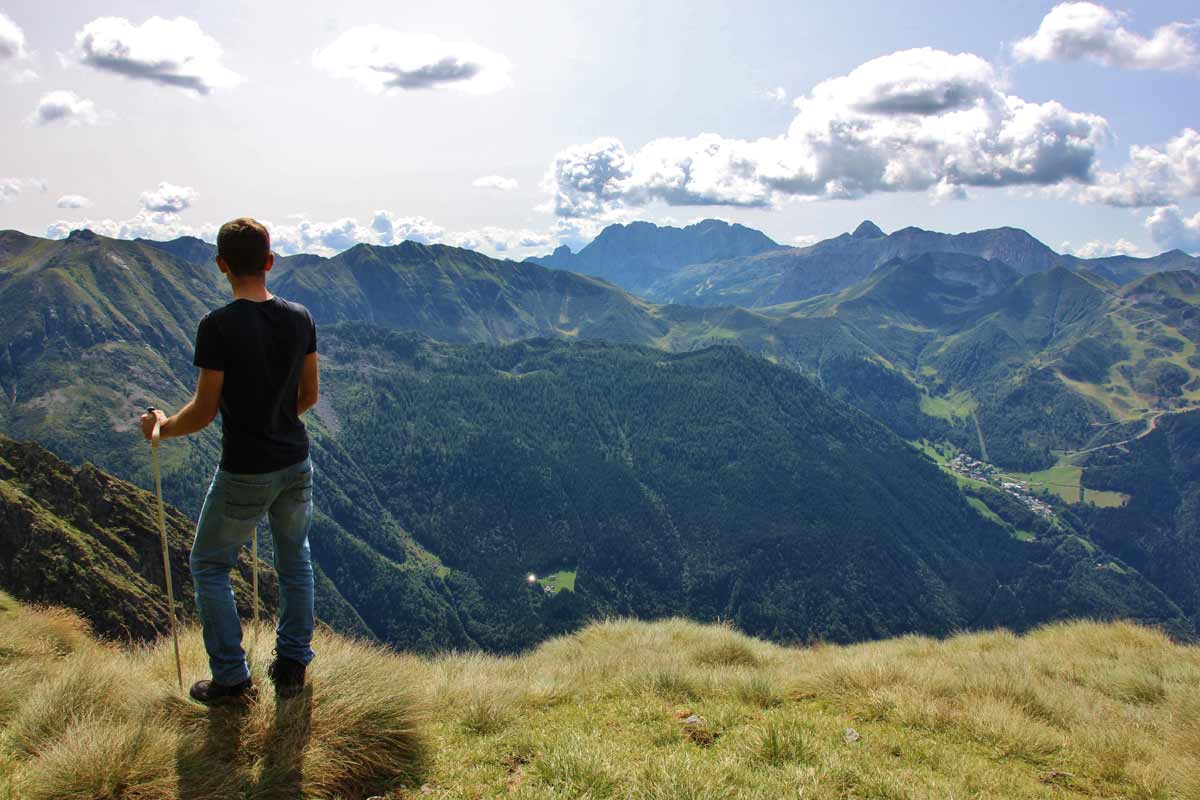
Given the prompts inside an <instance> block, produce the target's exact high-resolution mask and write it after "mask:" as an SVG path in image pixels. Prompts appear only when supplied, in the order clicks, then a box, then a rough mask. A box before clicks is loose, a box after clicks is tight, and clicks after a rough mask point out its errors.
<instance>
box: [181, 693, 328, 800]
mask: <svg viewBox="0 0 1200 800" xmlns="http://www.w3.org/2000/svg"><path fill="white" fill-rule="evenodd" d="M189 710H191V711H193V713H192V714H191V719H190V720H188V721H187V722H186V723H185V731H186V732H185V735H184V736H182V737H181V738H180V741H179V747H178V749H177V750H176V754H175V767H176V774H177V777H178V793H179V800H234V798H247V799H249V798H253V800H302V798H303V797H304V750H305V748H306V747H308V742H309V739H310V738H312V686H311V684H310V685H308V686H305V687H304V691H303V692H301V693H300V694H299V695H297V696H296V697H293V698H291V699H290V700H284V699H282V698H276V699H275V718H274V720H272V723H271V728H270V730H268V731H267V734H266V736H265V737H264V738H263V740H262V747H263V750H262V752H261V754H259V753H251V752H244V751H243V749H242V747H243V738H244V737H243V735H242V731H243V729H244V728H245V726H246V724H247V723H248V720H249V717H250V715H251V713H252V707H251V706H250V705H248V704H233V705H228V706H213V707H210V708H202V707H197V708H194V709H189ZM188 733H193V734H200V733H202V735H187V734H188ZM247 744H250V746H251V747H253V743H247ZM260 755H261V761H259V763H258V769H255V762H256V761H257V760H258V757H259V756H260ZM256 772H257V775H256V774H255V773H256Z"/></svg>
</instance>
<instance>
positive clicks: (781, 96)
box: [754, 86, 788, 105]
mask: <svg viewBox="0 0 1200 800" xmlns="http://www.w3.org/2000/svg"><path fill="white" fill-rule="evenodd" d="M754 93H755V94H756V95H758V96H759V97H762V98H764V99H766V100H770V101H771V102H773V103H779V104H780V105H782V104H784V103H786V102H787V99H788V93H787V89H784V88H783V87H782V86H776V87H775V88H773V89H755V90H754Z"/></svg>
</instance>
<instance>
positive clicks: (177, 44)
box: [75, 17, 242, 94]
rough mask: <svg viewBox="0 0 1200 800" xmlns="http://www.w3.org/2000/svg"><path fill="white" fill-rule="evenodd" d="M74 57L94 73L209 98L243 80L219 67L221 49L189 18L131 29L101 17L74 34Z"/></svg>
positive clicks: (151, 22) (148, 22) (118, 19)
mask: <svg viewBox="0 0 1200 800" xmlns="http://www.w3.org/2000/svg"><path fill="white" fill-rule="evenodd" d="M75 55H76V57H77V58H78V59H79V61H80V62H81V63H83V64H87V65H88V66H91V67H95V68H96V69H100V70H106V71H108V72H115V73H117V74H118V75H124V76H126V77H128V78H136V79H141V80H148V81H153V82H154V83H158V84H162V85H164V86H172V87H176V88H179V89H186V90H189V91H193V92H196V93H197V94H208V93H209V92H211V91H212V90H214V89H224V88H228V87H231V86H235V85H237V84H238V83H240V82H241V81H242V77H241V76H240V75H238V74H237V73H235V72H233V71H231V70H229V69H227V68H226V67H225V66H224V65H223V64H222V63H221V57H222V53H221V45H220V44H219V43H218V42H217V40H216V39H214V38H212V37H211V36H209V35H208V34H206V33H205V32H204V31H203V30H201V28H200V26H199V25H197V24H196V22H195V21H193V20H190V19H188V18H187V17H176V18H175V19H163V18H162V17H151V18H150V19H148V20H146V21H145V22H143V23H142V24H141V25H134V24H133V23H132V22H130V21H129V20H127V19H124V18H123V17H100V18H98V19H94V20H92V21H91V22H89V23H88V24H87V25H85V26H83V29H82V30H80V31H79V32H78V33H76V34H75Z"/></svg>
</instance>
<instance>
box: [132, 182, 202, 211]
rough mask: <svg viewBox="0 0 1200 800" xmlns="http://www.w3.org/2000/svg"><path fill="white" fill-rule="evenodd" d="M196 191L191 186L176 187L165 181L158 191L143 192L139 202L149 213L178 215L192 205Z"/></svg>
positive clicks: (159, 185)
mask: <svg viewBox="0 0 1200 800" xmlns="http://www.w3.org/2000/svg"><path fill="white" fill-rule="evenodd" d="M195 199H196V190H195V189H193V188H192V187H190V186H176V185H174V184H172V183H167V182H166V181H163V182H162V183H160V184H158V188H157V189H153V190H151V191H145V192H142V194H141V197H140V198H139V199H138V202H139V203H141V205H142V208H143V209H144V210H146V211H149V212H156V213H160V214H178V213H179V212H180V211H184V210H186V209H187V208H189V207H190V206H191V205H192V201H193V200H195Z"/></svg>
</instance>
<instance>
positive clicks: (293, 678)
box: [142, 218, 317, 703]
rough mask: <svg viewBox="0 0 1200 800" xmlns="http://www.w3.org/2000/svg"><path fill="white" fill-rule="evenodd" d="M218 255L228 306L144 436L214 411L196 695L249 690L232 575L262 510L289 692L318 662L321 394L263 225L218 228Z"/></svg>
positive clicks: (305, 330) (185, 426)
mask: <svg viewBox="0 0 1200 800" xmlns="http://www.w3.org/2000/svg"><path fill="white" fill-rule="evenodd" d="M216 261H217V267H218V268H219V269H220V270H221V272H222V273H223V274H224V275H225V277H226V278H228V279H229V284H230V286H231V287H232V288H233V302H231V303H229V304H228V305H226V306H224V307H223V308H219V309H217V310H216V311H211V312H209V313H208V314H206V315H205V317H204V318H203V319H202V320H200V326H199V329H198V330H197V332H196V348H195V358H194V360H193V363H194V364H195V366H197V367H199V368H200V379H199V383H198V384H197V386H196V393H195V395H194V396H193V397H192V399H191V400H190V401H189V402H188V403H187V405H185V406H184V407H183V408H182V409H181V410H180V411H179V412H178V413H177V414H175V415H173V416H171V417H167V416H166V415H165V414H163V412H161V411H157V410H153V409H152V410H151V412H148V413H146V414H144V415H143V416H142V433H143V434H145V436H146V438H148V439H149V438H150V437H151V436H152V434H153V431H154V425H155V422H157V423H158V425H159V431H160V436H161V437H162V438H164V439H165V438H169V437H173V436H186V435H188V434H190V433H195V432H196V431H199V430H201V429H203V428H205V427H206V426H207V425H208V424H209V423H210V422H212V421H213V418H214V417H216V415H217V411H218V409H219V410H220V412H221V428H222V431H221V464H220V466H219V467H218V468H217V472H216V475H215V476H214V477H213V480H212V485H211V486H210V487H209V489H208V494H207V495H206V496H205V498H204V506H203V508H202V509H201V511H200V519H199V521H198V522H197V524H196V540H195V543H194V544H193V545H192V556H191V568H192V578H193V580H194V581H195V584H196V607H197V609H198V610H199V613H200V622H201V625H203V628H204V647H205V649H206V650H207V651H208V659H209V666H210V668H211V669H212V680H205V681H199V682H198V683H196V684H195V685H194V686H192V688H191V695H192V697H193V698H194V699H196V700H198V701H199V702H202V703H220V702H223V701H227V700H234V699H238V698H243V697H247V696H249V695H250V694H252V692H253V683H252V680H251V677H250V670H249V668H248V667H247V665H246V654H245V651H244V650H243V649H242V624H241V620H240V619H239V618H238V614H237V607H236V605H235V604H234V599H233V586H232V584H231V583H230V579H229V573H230V570H231V569H232V568H233V567H234V565H235V564H236V563H237V557H238V552H239V550H240V549H241V548H242V546H243V545H245V544H246V543H247V542H248V541H249V540H250V537H251V535H252V534H253V532H254V529H255V527H256V526H257V525H258V523H259V521H260V520H261V519H262V518H263V516H264V515H269V518H270V522H271V537H272V539H273V541H274V544H275V571H276V573H277V574H278V575H279V597H280V601H279V617H280V618H279V625H278V627H277V628H276V642H275V655H276V658H275V660H274V661H273V662H272V663H271V666H270V668H269V669H268V674H269V675H270V677H271V680H272V681H273V682H274V684H275V689H276V692H277V693H278V694H279V695H281V696H283V697H294V696H295V695H297V694H299V692H300V691H301V689H302V688H303V686H304V672H305V668H306V667H307V665H308V663H309V662H310V661H311V660H312V658H313V652H312V649H311V642H312V634H313V574H312V563H311V561H310V558H309V548H308V530H309V525H310V524H311V522H312V513H313V506H312V487H313V468H312V461H311V460H310V459H309V453H308V434H307V432H306V431H305V428H304V423H303V422H301V421H300V416H301V415H302V414H303V413H304V412H305V411H307V410H308V409H310V408H312V407H313V405H314V404H315V403H316V402H317V329H316V325H315V324H314V323H313V319H312V316H311V315H310V314H309V313H308V310H307V309H306V308H304V306H302V305H299V304H297V303H291V302H288V301H287V300H283V299H281V298H279V297H275V296H273V295H272V294H271V293H270V292H268V291H267V273H268V272H270V270H271V267H272V266H274V263H275V256H274V254H273V253H272V252H271V238H270V235H269V234H268V233H267V229H266V228H264V227H263V226H262V225H261V224H259V223H258V222H256V221H255V220H253V219H249V218H241V219H235V220H233V221H232V222H227V223H225V224H224V225H222V226H221V230H220V232H219V233H218V234H217V259H216Z"/></svg>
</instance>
